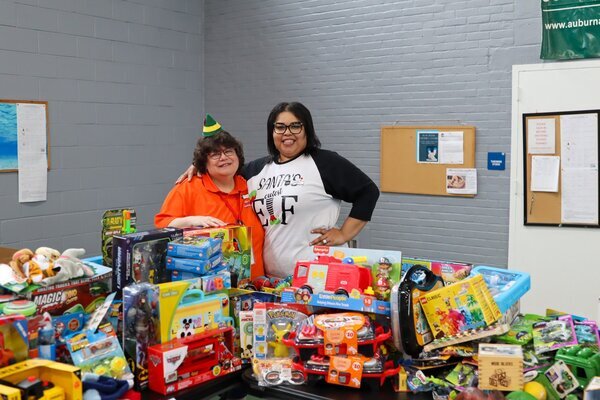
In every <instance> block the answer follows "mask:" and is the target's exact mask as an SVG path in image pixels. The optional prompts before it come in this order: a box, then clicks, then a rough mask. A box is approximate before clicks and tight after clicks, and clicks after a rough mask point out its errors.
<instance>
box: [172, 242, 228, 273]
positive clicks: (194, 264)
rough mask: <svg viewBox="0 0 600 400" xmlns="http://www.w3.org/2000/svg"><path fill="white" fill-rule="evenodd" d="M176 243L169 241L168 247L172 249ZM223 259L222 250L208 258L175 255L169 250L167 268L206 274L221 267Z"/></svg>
mask: <svg viewBox="0 0 600 400" xmlns="http://www.w3.org/2000/svg"><path fill="white" fill-rule="evenodd" d="M175 245H176V243H169V245H168V248H169V249H170V248H171V247H172V246H175ZM221 260H222V255H221V251H220V250H219V252H218V253H216V254H213V255H212V257H210V258H208V259H194V258H180V257H174V256H171V255H170V252H169V251H167V269H168V270H170V271H173V270H176V271H181V272H191V273H193V274H196V275H206V274H209V273H210V272H211V271H212V270H214V269H215V268H217V267H219V266H220V265H221Z"/></svg>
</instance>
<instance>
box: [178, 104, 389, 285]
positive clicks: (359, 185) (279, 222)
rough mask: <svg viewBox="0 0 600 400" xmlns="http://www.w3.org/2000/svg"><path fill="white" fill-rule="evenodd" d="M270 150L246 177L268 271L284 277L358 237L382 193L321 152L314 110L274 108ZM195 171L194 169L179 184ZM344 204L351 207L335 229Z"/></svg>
mask: <svg viewBox="0 0 600 400" xmlns="http://www.w3.org/2000/svg"><path fill="white" fill-rule="evenodd" d="M267 147H268V149H269V156H267V157H263V158H260V159H258V160H255V161H252V162H250V163H249V164H247V165H246V166H244V169H243V170H242V175H243V176H244V178H246V179H247V181H248V193H249V196H250V198H251V199H252V201H253V208H254V211H255V212H256V214H257V216H258V218H259V219H260V222H261V223H262V225H263V227H264V228H265V242H264V247H263V262H264V268H265V273H266V274H267V275H268V276H277V277H280V278H285V277H287V276H289V275H291V274H293V273H294V267H295V265H296V261H298V260H311V259H314V257H315V255H314V254H313V252H312V248H311V247H310V246H313V245H327V246H338V245H342V244H345V243H347V242H348V241H350V240H352V239H353V238H354V237H356V235H358V233H359V232H360V231H361V230H362V229H363V227H364V226H365V225H366V224H367V222H368V221H369V220H370V219H371V215H372V214H373V210H374V208H375V204H376V203H377V199H378V198H379V189H378V188H377V186H376V185H375V183H374V182H373V181H372V180H371V179H370V178H369V177H368V176H367V175H366V174H365V173H364V172H362V171H361V170H360V169H359V168H357V167H356V166H355V165H354V164H352V163H351V162H350V161H348V160H347V159H345V158H344V157H342V156H340V155H339V154H337V153H335V152H333V151H329V150H323V149H321V148H320V147H321V142H320V141H319V138H318V137H317V135H316V133H315V129H314V125H313V120H312V116H311V114H310V111H309V110H308V109H307V108H306V107H305V106H304V105H303V104H301V103H297V102H293V103H285V102H284V103H279V104H277V105H276V106H275V107H274V108H273V110H272V111H271V113H270V114H269V118H268V121H267ZM194 173H195V171H193V170H192V169H191V168H190V169H188V171H187V172H186V173H185V174H184V175H182V176H181V177H180V178H179V180H178V181H181V180H182V179H183V178H184V177H185V176H188V179H189V177H190V176H192V175H193V174H194ZM341 200H343V201H346V202H348V203H352V209H351V210H350V214H349V216H348V217H347V218H346V220H345V221H344V223H343V224H342V226H341V228H337V227H335V224H336V222H337V220H338V217H339V213H340V208H341Z"/></svg>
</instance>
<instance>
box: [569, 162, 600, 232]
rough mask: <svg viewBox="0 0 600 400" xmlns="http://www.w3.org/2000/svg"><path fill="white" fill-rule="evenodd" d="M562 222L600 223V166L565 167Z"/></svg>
mask: <svg viewBox="0 0 600 400" xmlns="http://www.w3.org/2000/svg"><path fill="white" fill-rule="evenodd" d="M561 191H562V196H561V210H562V215H561V222H562V223H563V224H569V223H571V224H593V225H598V168H595V169H592V168H563V169H562V181H561Z"/></svg>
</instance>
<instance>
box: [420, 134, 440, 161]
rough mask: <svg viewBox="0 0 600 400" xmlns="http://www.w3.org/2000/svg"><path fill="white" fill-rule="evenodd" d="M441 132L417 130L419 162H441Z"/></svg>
mask: <svg viewBox="0 0 600 400" xmlns="http://www.w3.org/2000/svg"><path fill="white" fill-rule="evenodd" d="M438 150H439V132H438V131H417V162H419V163H429V164H431V163H434V164H437V163H439V160H438V157H439V155H438Z"/></svg>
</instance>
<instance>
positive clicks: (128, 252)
mask: <svg viewBox="0 0 600 400" xmlns="http://www.w3.org/2000/svg"><path fill="white" fill-rule="evenodd" d="M182 236H183V231H182V230H181V229H175V228H163V229H155V230H150V231H144V232H137V233H131V234H129V235H123V236H114V237H113V265H114V267H113V279H112V282H113V290H114V291H115V292H117V296H118V297H119V298H120V297H121V294H122V291H123V288H124V287H125V286H127V285H128V284H130V283H132V282H136V283H140V282H149V283H162V282H168V281H169V273H168V271H167V268H166V258H167V245H168V243H169V242H172V241H174V240H177V239H179V238H181V237H182Z"/></svg>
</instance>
